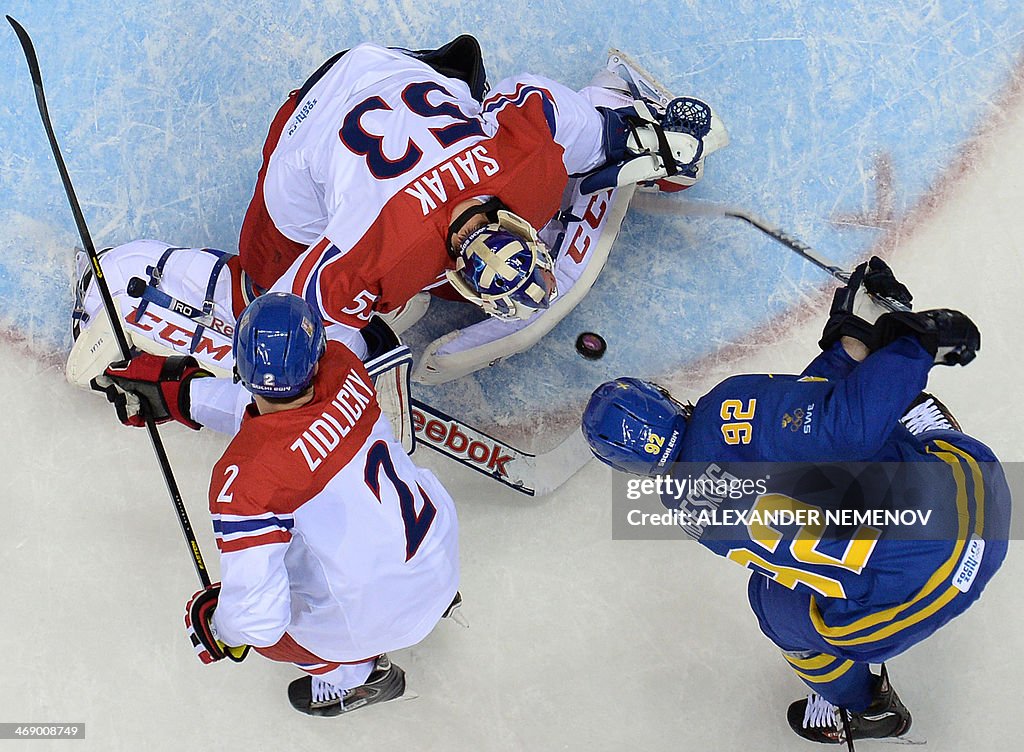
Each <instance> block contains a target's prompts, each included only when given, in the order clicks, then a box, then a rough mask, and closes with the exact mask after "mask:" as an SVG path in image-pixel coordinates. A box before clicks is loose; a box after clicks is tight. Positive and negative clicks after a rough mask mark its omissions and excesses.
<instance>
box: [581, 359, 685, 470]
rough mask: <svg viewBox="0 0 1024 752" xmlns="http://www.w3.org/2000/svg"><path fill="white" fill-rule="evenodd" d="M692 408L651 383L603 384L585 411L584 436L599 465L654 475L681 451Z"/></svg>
mask: <svg viewBox="0 0 1024 752" xmlns="http://www.w3.org/2000/svg"><path fill="white" fill-rule="evenodd" d="M689 417H690V408H689V407H687V406H685V405H681V404H679V403H678V402H676V400H674V399H673V398H672V396H671V395H670V394H669V393H668V392H667V391H666V390H665V389H663V388H662V387H660V386H658V385H657V384H652V383H651V382H649V381H641V380H640V379H632V378H622V379H615V380H614V381H608V382H605V383H604V384H601V386H599V387H598V388H597V389H595V390H594V393H593V394H591V395H590V401H589V402H588V403H587V407H586V409H585V410H584V411H583V435H584V436H585V437H586V439H587V443H588V444H590V450H591V451H592V452H593V453H594V456H595V457H597V458H598V459H599V460H601V462H603V463H605V464H606V465H611V466H612V467H614V468H615V469H616V470H622V471H623V472H627V473H633V474H634V475H654V474H656V473H659V472H663V471H664V470H665V468H666V467H667V466H668V465H669V464H671V463H672V462H674V461H675V460H676V459H677V458H678V456H679V451H680V449H681V448H682V442H683V433H684V432H685V431H686V421H687V419H688V418H689Z"/></svg>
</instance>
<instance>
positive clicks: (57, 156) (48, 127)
mask: <svg viewBox="0 0 1024 752" xmlns="http://www.w3.org/2000/svg"><path fill="white" fill-rule="evenodd" d="M6 18H7V20H8V22H9V23H10V24H11V27H12V28H13V29H14V33H15V34H17V35H18V41H19V42H20V43H21V48H22V50H23V51H24V53H25V62H26V63H28V69H29V74H30V75H31V77H32V86H33V88H34V89H35V95H36V105H37V106H38V108H39V117H40V119H41V120H42V122H43V128H44V129H45V131H46V137H47V139H48V140H49V142H50V150H51V151H52V152H53V159H54V161H55V162H56V163H57V170H58V171H59V172H60V179H61V182H62V183H63V184H64V193H65V194H66V195H67V199H68V204H69V205H70V206H71V213H72V214H73V215H74V218H75V224H76V225H77V226H78V234H79V236H80V237H81V239H82V246H83V247H84V248H85V252H86V254H87V255H88V257H89V262H90V263H91V264H92V270H93V274H94V275H95V277H96V284H97V285H98V289H99V291H100V297H101V298H102V299H103V307H104V310H105V311H106V313H107V316H108V317H109V319H110V325H111V328H112V329H113V332H114V337H115V339H116V340H117V346H118V348H119V349H120V351H121V357H122V358H124V359H125V360H128V359H129V358H130V357H131V350H130V348H129V347H128V339H127V337H126V336H125V333H124V327H123V326H122V325H121V317H120V316H119V315H118V311H117V307H116V306H115V305H114V300H113V298H112V297H111V295H110V288H109V287H108V285H107V280H106V278H105V277H104V276H103V269H102V267H101V266H100V261H99V257H98V256H97V254H96V246H95V245H93V242H92V236H91V235H90V234H89V227H88V226H87V225H86V223H85V215H84V214H83V213H82V207H81V206H80V205H79V203H78V197H77V195H76V194H75V189H74V186H73V184H72V183H71V176H70V175H69V174H68V169H67V166H66V165H65V164H64V158H63V157H62V156H61V151H60V146H59V145H58V143H57V137H56V136H55V135H54V132H53V125H52V123H51V121H50V113H49V111H48V109H47V107H46V95H45V94H44V92H43V77H42V73H41V71H40V68H39V60H38V59H37V57H36V51H35V47H34V45H33V44H32V39H31V37H29V35H28V32H27V31H25V28H24V27H23V26H22V25H21V24H20V23H18V22H17V21H15V20H14V19H13V18H11V17H10V16H7V17H6ZM143 418H144V419H145V422H146V430H147V432H148V433H149V438H150V441H151V443H152V445H153V451H154V452H155V453H156V458H157V462H158V463H159V465H160V470H161V472H162V473H163V477H164V483H165V484H166V485H167V492H168V493H169V494H170V497H171V502H172V503H173V505H174V510H175V512H176V514H177V516H178V523H179V524H180V526H181V532H182V533H183V534H184V536H185V541H186V543H187V544H188V547H189V551H190V553H191V555H192V564H193V566H195V570H196V574H197V575H198V576H199V581H200V582H201V583H202V585H203V587H204V588H206V587H209V586H210V575H209V573H208V572H207V569H206V564H205V562H204V561H203V555H202V552H201V551H200V550H199V542H198V541H197V540H196V536H195V532H194V531H193V530H192V524H191V522H189V518H188V512H187V511H186V510H185V504H184V502H183V501H182V499H181V492H180V491H179V490H178V484H177V482H176V481H175V480H174V474H173V473H172V472H171V464H170V461H169V460H168V459H167V452H166V450H165V449H164V444H163V441H162V440H161V438H160V432H159V431H158V430H157V427H156V422H155V421H154V420H153V418H152V416H150V415H147V414H145V411H144V412H143Z"/></svg>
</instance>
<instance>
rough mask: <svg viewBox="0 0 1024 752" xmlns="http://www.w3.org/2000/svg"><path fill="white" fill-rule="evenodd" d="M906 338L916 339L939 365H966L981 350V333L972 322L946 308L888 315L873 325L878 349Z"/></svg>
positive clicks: (957, 312) (958, 312)
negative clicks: (907, 336) (908, 336)
mask: <svg viewBox="0 0 1024 752" xmlns="http://www.w3.org/2000/svg"><path fill="white" fill-rule="evenodd" d="M906 335H911V336H913V337H916V338H917V341H918V342H920V343H921V346H922V347H923V348H924V349H925V350H927V351H928V352H929V353H930V354H931V355H932V356H933V357H934V358H935V364H936V365H940V366H965V365H967V364H968V363H970V362H971V361H972V360H974V356H975V355H977V354H978V350H980V349H981V332H979V331H978V327H977V326H975V325H974V322H973V321H971V320H970V319H969V318H967V316H965V315H964V314H962V313H960V311H952V310H949V309H948V308H939V309H936V310H933V311H921V312H920V313H912V312H910V311H898V312H896V313H887V314H885V315H884V316H882V317H880V318H879V319H878V322H877V323H876V324H875V336H876V337H877V340H878V342H879V345H878V346H879V347H883V346H884V345H887V344H889V343H890V342H892V341H893V340H896V339H899V338H900V337H904V336H906Z"/></svg>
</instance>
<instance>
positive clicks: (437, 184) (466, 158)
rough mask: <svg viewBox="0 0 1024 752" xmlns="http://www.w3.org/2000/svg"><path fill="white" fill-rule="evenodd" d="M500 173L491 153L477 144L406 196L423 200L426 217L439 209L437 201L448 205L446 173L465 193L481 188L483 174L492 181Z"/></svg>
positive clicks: (415, 185)
mask: <svg viewBox="0 0 1024 752" xmlns="http://www.w3.org/2000/svg"><path fill="white" fill-rule="evenodd" d="M500 169H501V168H500V167H499V166H498V163H497V162H496V161H494V160H493V159H491V157H489V156H488V155H487V149H486V148H485V147H484V146H483V145H482V144H477V145H476V146H471V147H469V148H468V149H465V150H463V151H462V152H461V153H459V154H456V155H455V156H454V157H452V158H451V159H448V160H445V161H444V162H442V163H441V164H439V165H438V166H437V167H435V168H434V169H432V170H431V171H430V172H428V173H426V174H425V175H422V176H420V177H418V178H416V179H415V180H414V181H412V184H411V185H409V186H408V187H407V188H406V189H405V192H406V193H408V194H409V195H410V196H412V197H413V198H416V199H419V202H420V210H421V211H422V212H423V216H424V217H425V216H427V215H428V214H430V212H432V211H433V210H434V209H436V208H437V202H435V201H434V198H435V197H436V198H437V200H438V201H440V202H441V203H442V204H443V203H445V202H446V201H448V192H447V191H446V190H445V187H444V179H443V177H442V173H447V174H448V175H450V176H451V179H452V181H453V182H454V183H455V185H457V186H458V189H459V190H460V191H462V190H465V189H466V186H467V185H479V184H480V180H481V179H482V178H481V177H480V173H481V171H482V172H483V174H484V176H486V177H491V176H493V175H496V174H497V173H498V171H499V170H500ZM463 178H465V180H463ZM466 181H469V182H468V183H467V182H466Z"/></svg>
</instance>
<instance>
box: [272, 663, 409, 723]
mask: <svg viewBox="0 0 1024 752" xmlns="http://www.w3.org/2000/svg"><path fill="white" fill-rule="evenodd" d="M330 665H331V666H334V668H331V669H330V670H327V671H323V670H322V667H321V668H319V669H316V668H313V669H311V668H307V667H306V666H301V665H300V666H299V668H301V669H303V670H304V671H311V670H312V671H315V673H307V675H306V676H303V677H302V678H299V679H296V680H295V681H293V682H292V683H291V684H289V685H288V701H289V702H290V703H291V704H292V707H293V708H295V709H296V710H298V711H299V712H300V713H306V714H307V715H317V716H335V715H341V714H342V713H350V712H352V711H353V710H358V709H359V708H362V707H366V706H367V705H373V704H375V703H378V702H387V701H388V700H394V699H395V698H398V697H401V696H402V695H403V694H405V672H404V671H403V670H402V669H401V668H399V667H398V665H397V664H394V663H392V662H391V660H390V659H389V658H388V656H387V655H386V654H385V655H379V656H377V657H376V658H374V659H372V660H369V661H363V662H362V663H354V664H353V663H342V664H330Z"/></svg>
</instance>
